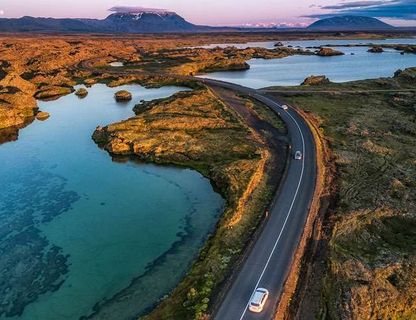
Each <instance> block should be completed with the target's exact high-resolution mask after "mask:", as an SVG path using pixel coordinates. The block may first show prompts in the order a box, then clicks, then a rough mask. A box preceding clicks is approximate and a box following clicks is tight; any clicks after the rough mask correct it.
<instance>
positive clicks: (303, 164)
mask: <svg viewBox="0 0 416 320" xmlns="http://www.w3.org/2000/svg"><path fill="white" fill-rule="evenodd" d="M256 95H257V94H256ZM259 96H260V97H262V98H263V99H266V100H268V101H269V102H271V103H272V104H274V105H276V106H278V107H279V108H280V105H279V104H278V103H276V102H274V101H273V100H270V99H269V98H267V97H264V96H261V95H259ZM260 101H261V100H260ZM287 114H288V115H289V116H290V118H292V120H293V122H294V123H295V124H296V126H297V128H298V130H299V132H300V136H301V138H302V154H303V157H302V170H301V174H300V178H299V182H298V185H297V187H296V192H295V195H294V197H293V199H292V203H291V205H290V208H289V211H288V213H287V215H286V218H285V221H284V223H283V226H282V229H281V230H280V233H279V236H278V237H277V240H276V242H275V244H274V246H273V249H272V251H271V252H270V255H269V258H268V259H267V261H266V264H265V266H264V268H263V271H262V272H261V274H260V277H259V279H258V281H257V283H256V286H255V288H254V290H253V293H254V291H256V289H257V288H258V286H259V283H260V281H261V279H262V278H263V276H264V273H265V272H266V269H267V267H268V266H269V263H270V260H271V258H272V256H273V254H274V251H275V250H276V247H277V245H278V243H279V241H280V238H281V236H282V233H283V231H284V229H285V227H286V223H287V221H288V219H289V217H290V214H291V213H292V208H293V205H294V204H295V200H296V197H297V195H298V192H299V188H300V185H301V183H302V179H303V172H304V168H305V156H304V155H305V139H304V137H303V133H302V130H301V129H300V126H299V124H298V122H297V121H296V119H295V118H294V117H293V116H292V115H291V114H290V113H289V112H287ZM253 293H252V294H251V296H250V299H251V297H252V296H253ZM249 303H250V300H249V301H248V302H247V304H246V307H245V308H244V311H243V313H242V315H241V317H240V320H242V319H243V318H244V316H245V314H246V312H247V308H248V305H249Z"/></svg>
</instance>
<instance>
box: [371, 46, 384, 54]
mask: <svg viewBox="0 0 416 320" xmlns="http://www.w3.org/2000/svg"><path fill="white" fill-rule="evenodd" d="M368 52H372V53H382V52H384V50H383V48H382V47H379V46H374V47H371V48H370V49H368Z"/></svg>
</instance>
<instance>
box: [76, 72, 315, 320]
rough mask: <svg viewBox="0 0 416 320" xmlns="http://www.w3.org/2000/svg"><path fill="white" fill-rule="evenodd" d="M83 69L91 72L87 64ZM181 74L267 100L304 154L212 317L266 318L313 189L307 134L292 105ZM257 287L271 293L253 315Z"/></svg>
mask: <svg viewBox="0 0 416 320" xmlns="http://www.w3.org/2000/svg"><path fill="white" fill-rule="evenodd" d="M84 67H85V68H87V69H90V70H93V68H92V67H91V66H89V65H88V64H86V65H85V66H84ZM108 72H111V71H110V70H108ZM115 72H116V73H120V71H115ZM124 73H137V71H130V72H126V71H124ZM183 78H184V79H197V80H199V81H201V82H203V83H206V84H208V85H209V84H212V85H216V86H220V87H223V88H228V89H231V90H234V91H238V92H241V93H244V94H247V95H249V96H251V97H252V98H255V99H257V100H258V101H260V102H262V103H264V104H266V105H267V106H269V107H270V108H272V109H273V110H275V111H276V112H278V113H279V114H280V117H281V118H282V119H283V121H284V122H285V123H286V126H287V128H288V132H289V137H290V144H291V149H292V153H293V154H294V152H296V151H297V150H299V151H301V152H302V154H303V155H304V156H303V158H302V160H293V154H292V157H291V158H292V160H291V161H290V163H289V167H288V170H287V174H286V177H285V179H284V180H283V181H282V184H281V186H280V189H279V194H277V198H276V201H275V203H274V206H273V207H272V208H270V210H269V216H268V221H267V223H266V225H265V227H264V229H263V230H262V233H261V234H260V236H259V237H258V239H257V241H256V243H255V244H254V246H253V248H252V250H251V252H250V254H249V255H248V258H247V259H246V261H245V262H244V264H243V266H242V268H241V270H240V272H239V274H238V275H237V277H236V279H235V281H234V282H233V284H232V286H231V288H230V290H229V291H228V293H227V295H226V297H225V299H224V301H223V302H222V304H221V306H220V308H219V309H218V311H217V313H216V314H215V316H214V318H215V319H216V320H243V319H245V320H248V319H267V320H268V319H271V318H272V317H273V315H274V313H275V307H276V306H277V303H278V301H279V298H280V295H281V292H282V288H283V285H284V282H285V279H286V277H287V275H288V272H289V269H290V265H291V262H292V259H293V256H294V253H295V251H296V248H297V247H298V244H299V240H300V237H301V234H302V231H303V229H304V225H305V221H306V218H307V215H308V212H309V205H310V203H311V200H312V197H313V193H314V187H315V180H316V156H315V149H314V148H315V147H314V141H313V136H312V133H311V132H310V130H309V127H308V126H307V124H306V123H305V121H304V120H303V119H302V117H301V116H299V115H298V114H297V113H296V112H295V111H294V110H293V109H291V108H289V110H287V111H284V110H283V109H282V108H281V106H280V104H279V103H277V102H276V101H274V100H272V99H271V98H269V97H268V96H267V94H266V93H264V92H261V91H260V90H255V89H251V88H247V87H243V86H240V85H236V84H232V83H228V82H223V81H218V80H212V79H206V78H194V77H189V76H184V77H183ZM258 287H262V288H266V289H268V290H269V292H270V297H269V300H268V301H267V303H266V306H265V308H264V310H263V312H262V313H260V314H254V313H252V312H250V311H249V310H248V309H247V306H248V302H249V300H250V298H251V295H252V293H253V292H254V290H255V289H256V288H258Z"/></svg>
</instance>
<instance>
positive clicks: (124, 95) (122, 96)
mask: <svg viewBox="0 0 416 320" xmlns="http://www.w3.org/2000/svg"><path fill="white" fill-rule="evenodd" d="M114 98H115V99H116V101H118V102H122V101H130V100H131V99H132V95H131V93H130V92H128V91H127V90H120V91H117V92H116V93H115V94H114Z"/></svg>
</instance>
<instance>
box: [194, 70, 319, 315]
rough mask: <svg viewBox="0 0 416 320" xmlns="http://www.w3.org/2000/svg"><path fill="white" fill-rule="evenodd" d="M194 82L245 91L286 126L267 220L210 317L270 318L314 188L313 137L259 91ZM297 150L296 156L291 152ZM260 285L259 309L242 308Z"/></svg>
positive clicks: (295, 117)
mask: <svg viewBox="0 0 416 320" xmlns="http://www.w3.org/2000/svg"><path fill="white" fill-rule="evenodd" d="M198 80H200V81H202V82H204V83H206V84H208V85H209V84H211V85H216V86H221V87H224V88H228V89H231V90H234V91H238V92H241V93H244V94H246V95H249V96H250V97H252V98H254V99H256V100H258V101H260V102H262V103H264V104H266V105H267V106H269V107H270V108H271V109H273V110H275V111H276V112H278V113H279V115H280V117H281V118H282V119H283V121H284V122H285V123H286V126H287V128H288V132H289V137H290V145H291V153H292V156H291V160H290V162H289V165H288V169H287V173H286V176H285V178H284V180H283V181H282V184H281V186H280V188H279V192H278V194H277V195H276V198H275V201H274V204H273V205H272V207H271V208H270V210H269V215H268V218H267V219H268V221H267V223H266V224H265V227H264V229H263V230H262V232H261V234H260V236H259V237H258V239H257V240H256V243H255V244H254V246H253V248H252V250H251V251H250V253H249V255H248V257H247V259H246V260H245V262H244V264H243V266H242V268H241V270H240V271H239V273H238V275H237V276H236V278H235V279H234V281H233V284H232V285H231V287H230V289H229V291H228V292H227V294H226V296H225V298H224V300H223V301H222V303H221V305H220V307H219V309H218V310H217V312H216V314H215V315H214V319H217V320H242V319H245V320H248V319H267V320H268V319H272V318H273V316H274V315H275V311H276V310H275V308H276V307H277V304H278V302H279V298H280V296H281V293H282V290H283V287H284V283H285V280H286V278H287V275H288V273H289V270H290V267H291V262H292V260H293V257H294V254H295V252H296V249H297V247H298V244H299V240H300V237H301V235H302V232H303V229H304V226H305V222H306V218H307V215H308V212H309V206H310V203H311V201H312V197H313V194H314V189H315V181H316V155H315V144H314V138H313V135H312V133H311V131H310V129H309V127H308V125H307V124H306V123H305V121H304V120H303V118H302V117H301V116H300V115H299V114H298V113H297V112H296V111H295V110H293V109H291V108H289V109H288V110H287V111H285V110H283V109H282V107H281V105H280V104H279V103H277V102H276V101H274V100H272V99H270V98H269V97H268V96H266V95H265V94H264V93H262V92H260V91H259V90H254V89H250V88H246V87H243V86H239V85H235V84H231V83H227V82H222V81H217V80H211V79H200V78H198ZM297 150H299V151H301V152H302V154H303V155H304V156H303V158H302V160H294V159H293V154H294V153H295V152H296V151H297ZM258 287H262V288H266V289H268V290H269V292H270V296H269V299H268V301H267V303H266V305H265V308H264V310H263V312H262V313H260V314H255V313H252V312H250V311H249V310H248V302H249V300H250V298H251V295H252V293H253V291H254V290H255V289H256V288H258Z"/></svg>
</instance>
